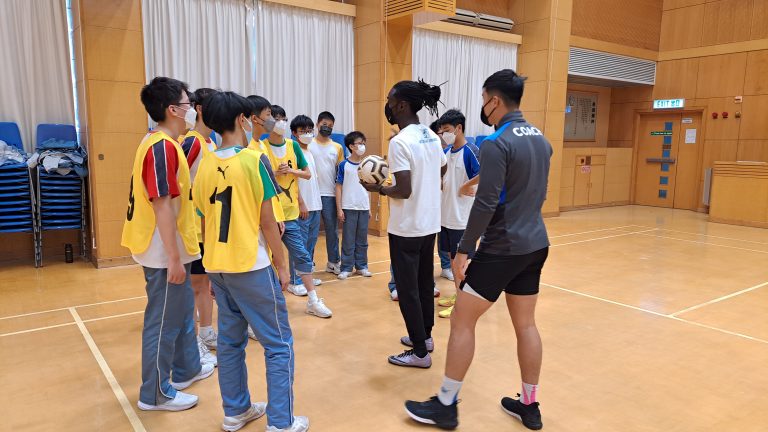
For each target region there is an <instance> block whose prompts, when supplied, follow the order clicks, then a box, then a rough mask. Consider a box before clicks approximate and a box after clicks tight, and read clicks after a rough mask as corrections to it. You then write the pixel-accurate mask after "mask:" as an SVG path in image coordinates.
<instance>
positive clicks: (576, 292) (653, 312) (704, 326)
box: [541, 282, 768, 344]
mask: <svg viewBox="0 0 768 432" xmlns="http://www.w3.org/2000/svg"><path fill="white" fill-rule="evenodd" d="M541 285H542V286H545V287H549V288H553V289H556V290H560V291H564V292H568V293H571V294H575V295H578V296H582V297H587V298H590V299H593V300H598V301H602V302H605V303H610V304H613V305H617V306H622V307H625V308H628V309H633V310H636V311H639V312H645V313H647V314H651V315H656V316H659V317H662V318H669V319H671V320H675V321H679V322H682V323H686V324H691V325H695V326H697V327H702V328H706V329H710V330H715V331H718V332H720V333H725V334H728V335H732V336H738V337H741V338H744V339H749V340H752V341H755V342H761V343H764V344H768V340H765V339H760V338H757V337H754V336H749V335H745V334H742V333H737V332H733V331H730V330H725V329H721V328H718V327H713V326H709V325H706V324H701V323H698V322H695V321H689V320H686V319H683V318H680V317H676V316H673V315H672V314H663V313H661V312H656V311H652V310H649V309H643V308H640V307H637V306H632V305H628V304H626V303H621V302H617V301H613V300H608V299H605V298H602V297H598V296H593V295H591V294H586V293H583V292H579V291H574V290H571V289H568V288H563V287H559V286H557V285H551V284H547V283H543V282H542V283H541Z"/></svg>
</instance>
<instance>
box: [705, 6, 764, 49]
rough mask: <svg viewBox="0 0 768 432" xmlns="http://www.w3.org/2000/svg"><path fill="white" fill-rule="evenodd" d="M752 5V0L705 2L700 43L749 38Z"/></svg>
mask: <svg viewBox="0 0 768 432" xmlns="http://www.w3.org/2000/svg"><path fill="white" fill-rule="evenodd" d="M761 1H762V0H761ZM752 5H753V0H720V1H715V2H711V3H707V4H706V5H705V7H704V36H703V39H702V45H705V46H706V45H717V44H724V43H731V42H740V41H745V40H749V38H750V26H751V21H752Z"/></svg>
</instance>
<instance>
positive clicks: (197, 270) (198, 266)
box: [191, 243, 206, 275]
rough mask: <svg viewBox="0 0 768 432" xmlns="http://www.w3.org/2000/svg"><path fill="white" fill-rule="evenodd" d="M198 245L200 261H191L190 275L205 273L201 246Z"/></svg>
mask: <svg viewBox="0 0 768 432" xmlns="http://www.w3.org/2000/svg"><path fill="white" fill-rule="evenodd" d="M199 245H200V259H199V260H194V261H192V270H191V273H192V274H197V275H204V274H206V273H205V267H203V244H202V243H199Z"/></svg>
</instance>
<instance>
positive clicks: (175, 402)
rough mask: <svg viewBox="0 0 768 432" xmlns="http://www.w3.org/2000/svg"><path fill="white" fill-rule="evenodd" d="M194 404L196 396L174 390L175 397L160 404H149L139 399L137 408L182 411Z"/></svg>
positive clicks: (195, 403)
mask: <svg viewBox="0 0 768 432" xmlns="http://www.w3.org/2000/svg"><path fill="white" fill-rule="evenodd" d="M195 405H197V396H195V395H191V394H188V393H182V392H176V397H174V398H173V399H171V400H168V401H165V402H163V403H161V404H160V405H149V404H145V403H144V402H142V401H139V409H140V410H142V411H184V410H188V409H190V408H192V407H193V406H195Z"/></svg>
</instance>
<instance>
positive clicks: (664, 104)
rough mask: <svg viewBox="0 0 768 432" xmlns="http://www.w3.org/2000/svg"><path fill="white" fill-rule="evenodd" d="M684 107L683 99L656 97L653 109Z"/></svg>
mask: <svg viewBox="0 0 768 432" xmlns="http://www.w3.org/2000/svg"><path fill="white" fill-rule="evenodd" d="M683 107H685V99H656V100H655V101H653V109H674V108H683Z"/></svg>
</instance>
